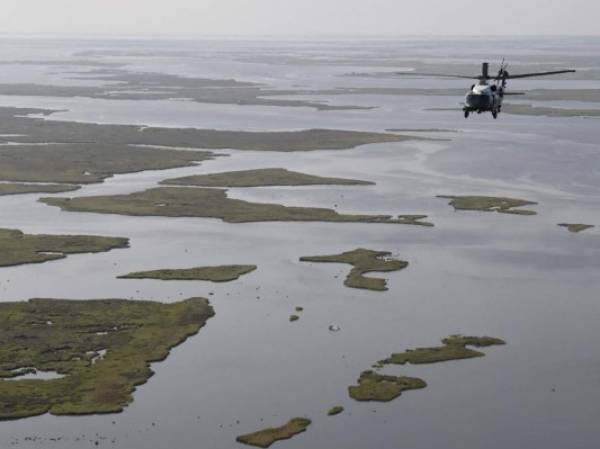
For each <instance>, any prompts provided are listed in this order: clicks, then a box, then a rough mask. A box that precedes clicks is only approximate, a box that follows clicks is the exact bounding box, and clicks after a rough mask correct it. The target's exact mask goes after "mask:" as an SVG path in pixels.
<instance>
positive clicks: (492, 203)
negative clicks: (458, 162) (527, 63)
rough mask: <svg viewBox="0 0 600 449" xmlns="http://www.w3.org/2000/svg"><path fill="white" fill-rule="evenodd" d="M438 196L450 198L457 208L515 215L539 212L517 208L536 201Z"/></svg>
mask: <svg viewBox="0 0 600 449" xmlns="http://www.w3.org/2000/svg"><path fill="white" fill-rule="evenodd" d="M438 198H446V199H450V200H452V201H450V203H449V204H450V205H451V206H453V207H454V209H455V210H476V211H481V212H500V213H503V214H515V215H536V214H537V212H535V211H533V210H529V209H516V208H519V207H523V206H533V205H535V204H537V203H536V202H534V201H529V200H520V199H516V198H505V197H496V196H453V195H438Z"/></svg>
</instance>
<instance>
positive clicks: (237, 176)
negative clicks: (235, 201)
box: [161, 168, 375, 187]
mask: <svg viewBox="0 0 600 449" xmlns="http://www.w3.org/2000/svg"><path fill="white" fill-rule="evenodd" d="M161 184H166V185H179V186H200V187H269V186H316V185H346V186H350V185H373V184H375V183H373V182H369V181H360V180H356V179H344V178H329V177H322V176H315V175H308V174H306V173H299V172H295V171H289V170H286V169H284V168H260V169H255V170H240V171H231V172H223V173H210V174H207V175H194V176H185V177H182V178H175V179H166V180H164V181H162V182H161Z"/></svg>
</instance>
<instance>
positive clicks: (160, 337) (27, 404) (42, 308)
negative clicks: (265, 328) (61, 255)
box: [0, 298, 214, 419]
mask: <svg viewBox="0 0 600 449" xmlns="http://www.w3.org/2000/svg"><path fill="white" fill-rule="evenodd" d="M213 315H214V312H213V309H212V307H211V306H210V304H209V303H208V301H207V300H206V299H203V298H190V299H187V300H185V301H181V302H178V303H175V304H161V303H157V302H149V301H127V300H120V299H106V300H83V301H73V300H60V299H31V300H29V301H26V302H14V303H0V419H16V418H24V417H27V416H34V415H41V414H44V413H51V414H53V415H83V414H96V413H115V412H120V411H122V410H123V408H124V407H125V406H127V404H129V403H130V402H131V401H132V400H133V396H132V394H133V392H134V391H135V388H136V386H138V385H141V384H144V383H145V382H146V381H147V380H148V379H149V378H150V377H151V376H152V374H153V372H152V370H151V369H150V363H153V362H159V361H161V360H164V359H165V358H166V357H167V356H168V355H169V351H170V349H171V348H173V347H174V346H177V345H179V344H180V343H182V342H183V341H185V340H186V338H188V337H189V336H191V335H194V334H195V333H197V332H198V331H199V330H200V328H201V327H202V326H204V324H205V323H206V321H207V320H208V319H209V318H210V317H212V316H213ZM32 371H33V372H37V371H43V372H53V373H55V374H56V378H53V379H50V380H42V379H27V380H20V379H19V376H21V375H22V374H23V373H30V372H32Z"/></svg>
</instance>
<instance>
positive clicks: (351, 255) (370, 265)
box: [300, 248, 408, 291]
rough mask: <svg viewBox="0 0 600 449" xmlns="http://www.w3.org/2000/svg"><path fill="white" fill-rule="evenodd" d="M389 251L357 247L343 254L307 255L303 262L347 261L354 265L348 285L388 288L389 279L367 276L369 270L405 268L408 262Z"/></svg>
mask: <svg viewBox="0 0 600 449" xmlns="http://www.w3.org/2000/svg"><path fill="white" fill-rule="evenodd" d="M390 256H391V253H390V252H387V251H373V250H369V249H363V248H359V249H355V250H353V251H347V252H345V253H342V254H335V255H331V256H305V257H301V258H300V261H301V262H326V263H346V264H350V265H352V266H353V268H352V270H350V273H348V276H347V277H346V280H345V281H344V285H345V286H346V287H351V288H363V289H368V290H377V291H384V290H387V281H386V280H385V279H381V278H372V277H367V276H365V274H366V273H369V272H387V271H398V270H403V269H404V268H406V267H407V266H408V262H405V261H403V260H396V259H392V258H391V257H390Z"/></svg>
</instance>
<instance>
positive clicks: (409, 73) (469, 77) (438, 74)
mask: <svg viewBox="0 0 600 449" xmlns="http://www.w3.org/2000/svg"><path fill="white" fill-rule="evenodd" d="M394 75H403V76H432V77H436V78H461V79H468V80H479V79H483V77H482V76H481V75H477V76H469V75H455V74H451V73H423V72H394ZM487 79H491V78H489V77H488V78H487Z"/></svg>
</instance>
